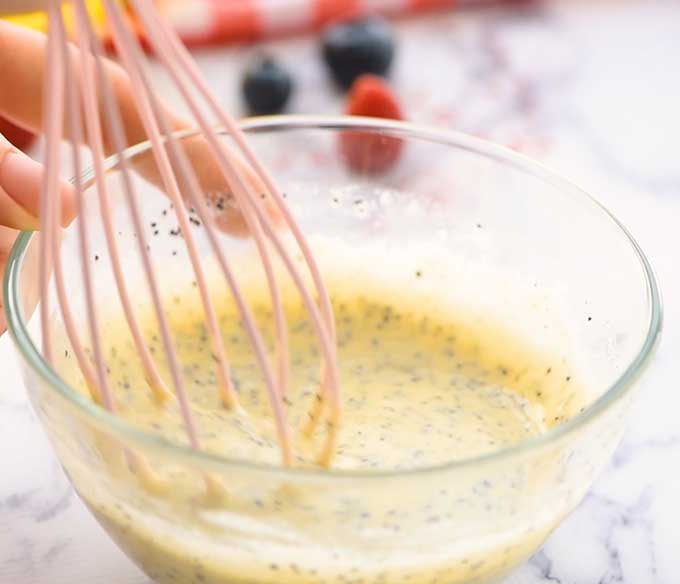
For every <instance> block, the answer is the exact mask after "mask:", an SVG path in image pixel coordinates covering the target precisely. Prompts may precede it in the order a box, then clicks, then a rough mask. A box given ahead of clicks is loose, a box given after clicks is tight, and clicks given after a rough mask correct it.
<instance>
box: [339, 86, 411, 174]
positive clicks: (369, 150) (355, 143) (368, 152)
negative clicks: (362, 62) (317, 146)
mask: <svg viewBox="0 0 680 584" xmlns="http://www.w3.org/2000/svg"><path fill="white" fill-rule="evenodd" d="M345 113H347V114H348V115H351V116H369V117H374V118H388V119H392V120H403V119H404V116H403V114H402V111H401V107H400V105H399V102H398V101H397V99H396V98H395V96H394V94H393V93H392V91H391V90H390V88H389V87H388V86H387V84H386V83H385V82H384V81H383V80H382V79H381V78H380V77H377V76H375V75H362V76H361V77H359V78H358V79H357V80H356V81H355V82H354V84H353V85H352V87H351V89H350V92H349V96H348V102H347V109H346V112H345ZM403 146H404V143H403V142H402V140H400V139H399V138H392V137H390V136H381V135H380V134H378V133H368V132H361V131H356V130H346V131H344V132H343V133H342V134H341V135H340V152H341V154H342V156H343V157H344V159H345V160H346V162H347V165H348V166H349V168H350V169H351V170H353V171H355V172H359V173H365V174H375V173H380V172H385V171H386V170H388V169H389V168H390V167H391V166H393V165H394V164H395V163H396V162H397V160H398V159H399V157H400V156H401V152H402V149H403Z"/></svg>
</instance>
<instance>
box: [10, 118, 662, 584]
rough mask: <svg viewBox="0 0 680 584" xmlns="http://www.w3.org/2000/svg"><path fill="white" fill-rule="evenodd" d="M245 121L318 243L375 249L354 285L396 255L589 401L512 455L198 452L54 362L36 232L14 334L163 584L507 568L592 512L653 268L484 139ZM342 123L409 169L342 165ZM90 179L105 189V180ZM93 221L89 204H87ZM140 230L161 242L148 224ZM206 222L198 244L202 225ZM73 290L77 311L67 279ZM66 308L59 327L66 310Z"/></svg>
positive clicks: (102, 509) (175, 260) (61, 437)
mask: <svg viewBox="0 0 680 584" xmlns="http://www.w3.org/2000/svg"><path fill="white" fill-rule="evenodd" d="M244 128H245V129H246V131H247V133H248V134H249V137H250V140H251V143H252V145H253V147H254V149H255V150H256V151H257V153H258V154H259V156H260V157H261V158H262V159H263V161H264V162H265V163H266V164H267V165H268V167H269V168H270V169H271V171H272V173H273V175H274V177H275V179H276V181H277V182H278V184H279V185H280V186H281V188H282V190H283V191H284V192H285V193H286V194H287V196H288V200H289V201H290V203H291V205H292V208H293V210H294V213H295V215H296V217H297V219H298V221H299V222H300V224H301V226H302V228H303V229H304V231H305V232H306V233H307V234H308V235H309V236H310V237H312V238H314V237H315V236H317V235H319V236H322V237H323V238H326V239H328V238H332V239H335V240H337V241H341V242H342V244H343V245H347V246H349V248H351V249H352V250H354V251H355V252H356V251H357V250H362V249H364V247H365V248H366V249H367V250H368V249H370V253H369V252H367V253H366V254H365V256H363V255H362V254H361V253H359V254H356V255H357V257H358V258H361V257H365V260H364V261H363V264H364V265H359V264H361V263H362V261H359V264H358V265H357V266H356V268H357V271H356V277H357V278H370V277H371V273H372V272H373V271H375V270H374V269H373V268H374V267H375V266H377V265H378V264H380V263H381V261H382V260H381V258H384V259H385V261H388V259H389V261H390V262H391V263H392V264H395V265H396V266H397V267H396V268H395V269H396V272H395V273H396V274H397V277H398V278H399V279H400V282H401V283H400V287H403V289H404V290H408V291H409V293H410V294H415V295H420V297H422V301H423V303H424V305H425V306H428V304H427V303H430V302H431V303H433V304H436V303H442V302H443V303H446V302H450V303H455V304H456V305H461V306H465V307H466V308H465V309H466V310H469V311H472V312H475V313H477V314H479V315H492V316H493V319H494V320H495V321H498V322H499V323H501V324H502V325H503V326H505V327H506V328H507V329H508V330H510V331H513V333H515V334H517V335H518V336H521V337H523V338H525V339H528V342H531V343H533V344H534V345H535V346H536V347H538V348H540V349H541V350H542V351H544V352H545V353H546V354H550V355H552V356H554V358H555V360H556V361H558V360H559V361H567V362H569V364H570V366H571V367H573V368H574V370H577V371H578V375H579V379H580V381H581V383H582V384H583V387H585V388H586V389H587V391H588V396H587V401H588V402H589V403H588V406H587V407H586V408H585V409H584V411H582V412H581V413H579V414H578V415H575V416H574V417H572V418H571V419H569V420H567V421H565V422H563V423H561V424H559V425H557V426H555V427H553V428H552V429H550V430H549V431H547V432H546V433H545V434H543V435H541V436H539V437H535V438H531V439H528V440H525V441H523V442H520V443H518V444H516V445H514V446H512V447H509V448H506V449H503V450H499V451H494V452H492V453H490V454H486V455H483V456H479V457H474V458H469V459H465V460H456V461H451V462H449V463H447V464H442V465H439V466H436V467H430V468H420V469H416V470H412V471H393V472H390V471H371V470H365V471H339V470H331V471H322V470H309V469H308V470H304V469H295V468H293V469H282V468H274V467H269V466H264V465H259V464H256V463H254V462H252V461H248V460H229V459H225V458H223V457H220V456H216V455H209V454H205V453H200V452H194V451H192V450H190V449H189V448H187V447H184V446H181V445H178V444H173V443H169V442H167V441H165V440H163V439H162V438H159V437H157V436H154V435H152V434H149V433H145V432H143V431H140V430H137V429H135V428H133V427H131V426H130V425H128V424H127V423H126V422H125V421H122V420H120V419H117V418H116V417H113V416H112V415H110V414H108V413H107V412H105V411H104V410H102V409H100V408H99V407H97V406H95V405H93V404H92V403H91V402H90V401H89V400H88V399H87V398H85V397H84V396H83V395H82V394H81V393H78V392H76V391H75V390H74V389H72V388H71V387H69V386H68V385H67V384H65V383H64V382H63V381H62V380H61V379H60V378H59V376H57V375H56V374H55V373H54V371H52V370H51V369H50V367H49V366H48V365H47V364H46V363H45V361H44V360H43V358H42V356H41V354H40V351H39V349H38V347H39V342H38V341H37V338H38V336H37V332H36V331H37V328H36V327H35V321H36V320H37V318H31V319H29V318H28V317H29V316H30V300H31V296H32V295H33V292H34V287H33V279H32V276H33V275H34V268H35V262H34V261H33V255H32V254H31V253H30V250H31V249H32V247H31V241H32V240H33V239H34V238H35V236H34V235H33V234H32V233H23V234H22V235H21V236H20V237H19V239H18V242H17V244H16V246H15V248H14V250H13V252H12V255H11V257H10V260H9V265H8V268H7V274H6V280H5V301H6V309H7V317H8V326H9V330H10V331H11V334H12V335H13V337H14V340H15V341H16V346H17V348H18V350H19V353H20V354H21V357H22V361H23V370H24V375H25V379H26V384H27V387H28V389H29V392H30V396H31V399H32V401H33V404H34V405H35V407H36V409H37V411H38V413H39V415H40V418H41V419H42V421H43V423H44V426H45V427H46V429H47V431H48V434H49V436H50V438H51V440H52V443H53V444H54V447H55V449H56V451H57V453H58V455H59V458H60V460H61V462H62V464H63V466H64V468H65V469H66V472H67V473H68V474H69V476H70V478H71V480H72V481H73V484H74V485H75V487H76V489H77V490H78V492H79V494H80V495H81V497H82V498H83V500H84V501H85V502H86V503H87V504H88V505H89V507H90V508H91V510H92V511H93V513H94V514H95V515H96V516H97V518H98V519H99V520H100V522H101V523H102V525H103V526H104V527H105V528H106V529H107V530H108V532H109V533H110V534H111V536H112V537H113V538H114V539H115V540H116V541H117V542H118V544H119V545H120V546H121V548H122V549H123V550H125V552H126V553H127V554H129V556H130V557H131V558H132V559H133V560H134V561H136V562H137V563H138V564H139V565H140V566H141V567H142V568H143V569H144V570H145V571H146V572H147V574H148V575H149V576H150V577H152V578H154V579H156V580H157V581H158V582H161V583H171V582H172V583H177V582H181V583H188V582H202V583H205V582H207V583H211V584H214V583H227V582H228V583H239V582H243V583H245V582H250V583H252V582H257V583H264V582H270V583H275V582H276V583H278V582H281V581H284V580H285V581H290V582H295V583H297V582H300V583H302V582H305V583H307V582H310V583H311V582H324V583H329V582H344V583H350V582H355V583H359V582H362V583H386V584H391V583H396V582H410V583H425V582H428V583H435V582H436V583H442V584H458V583H463V582H465V583H472V582H474V583H486V582H492V581H497V580H499V579H502V577H503V576H504V575H505V574H506V573H507V572H508V571H509V570H510V569H512V568H513V567H514V566H516V565H517V564H519V563H520V562H522V561H524V560H525V559H526V558H527V557H528V556H529V555H530V554H531V553H532V552H534V551H535V550H536V549H537V548H538V546H539V545H540V544H541V543H542V542H543V540H544V539H545V537H546V536H547V535H548V534H549V533H550V531H551V530H552V529H553V528H554V527H555V526H556V525H557V524H558V523H559V521H560V520H561V519H562V518H563V517H564V516H565V515H567V514H568V513H569V512H570V511H571V510H572V509H573V508H574V507H575V506H576V505H577V504H578V503H579V501H580V500H581V499H582V498H583V496H584V494H585V493H586V491H587V490H588V488H589V486H590V485H591V484H592V482H593V480H594V479H595V477H596V476H597V473H598V471H599V470H600V469H601V468H602V467H603V465H604V464H605V462H606V461H607V459H608V457H609V456H610V454H611V453H612V450H613V449H614V447H615V446H616V444H617V441H618V440H619V438H620V436H621V434H622V432H623V429H624V423H625V417H626V414H627V413H628V411H629V409H630V405H631V398H632V397H633V395H634V391H633V388H634V387H635V386H636V381H637V379H638V377H639V375H640V373H641V372H642V370H643V369H644V366H645V365H646V364H647V363H648V362H649V360H650V356H651V354H652V350H653V348H654V346H655V343H656V342H657V339H658V337H659V333H660V328H661V305H660V299H659V292H658V289H657V284H656V280H655V278H654V275H653V273H652V270H651V268H650V265H649V263H648V261H647V259H646V258H645V256H644V255H643V253H642V251H641V250H640V248H639V247H638V245H637V244H636V243H635V241H634V240H633V239H632V238H631V236H630V235H629V234H628V232H627V231H626V230H625V228H624V227H622V226H621V225H620V224H619V223H618V222H617V221H616V219H614V218H613V217H612V216H611V215H610V214H609V213H608V212H607V211H606V210H605V209H604V208H602V207H601V206H600V205H599V204H598V203H596V202H595V201H594V200H593V199H591V198H590V197H589V196H588V195H586V194H585V193H583V192H582V191H580V190H579V189H578V188H576V187H575V186H573V185H571V184H570V183H568V182H567V181H565V180H563V179H561V178H558V177H557V176H555V175H554V174H552V173H551V172H549V171H548V170H546V169H544V168H543V167H541V166H540V165H539V164H536V163H535V162H532V161H531V160H528V159H526V158H524V157H522V156H520V155H518V154H515V153H513V152H511V151H509V150H506V149H504V148H501V147H499V146H495V145H492V144H489V143H486V142H484V141H481V140H477V139H475V138H471V137H468V136H464V135H460V134H456V133H451V132H440V131H438V130H436V129H428V128H422V127H418V126H414V125H410V124H404V123H398V122H391V121H381V120H368V119H362V118H325V117H324V118H320V117H273V118H261V119H254V120H249V121H246V122H245V123H244ZM351 130H361V131H362V132H367V133H371V134H373V135H374V136H375V137H377V139H378V140H393V139H395V138H398V139H399V140H401V141H402V146H403V151H402V156H401V158H400V160H399V161H398V163H397V164H396V165H394V166H393V167H392V168H390V169H389V170H387V171H386V172H383V173H370V172H367V173H361V172H356V171H350V170H348V169H347V166H346V163H345V161H344V159H343V158H342V156H339V155H338V138H339V134H340V133H341V132H343V131H351ZM224 139H225V140H229V138H228V137H226V136H225V137H224ZM388 146H389V144H388ZM148 148H149V146H148V145H147V144H141V145H138V146H136V147H133V148H130V149H129V150H128V151H127V152H126V153H125V156H127V157H129V158H130V159H133V160H138V159H139V158H140V157H143V156H145V155H147V154H148ZM116 165H117V160H116V159H115V158H111V159H109V160H108V161H107V163H106V166H107V168H108V170H109V172H108V177H107V183H108V186H109V190H110V195H111V197H112V201H113V203H114V205H115V206H116V212H117V215H118V219H119V220H120V223H119V226H118V228H119V231H120V233H119V237H120V242H121V248H122V249H123V250H124V251H125V255H124V261H125V262H126V273H127V275H128V277H129V279H130V281H133V280H135V279H136V278H141V276H140V271H139V262H138V261H137V260H135V259H134V258H135V257H136V252H135V248H134V243H133V242H134V239H133V237H134V234H132V233H131V232H130V228H129V225H128V223H127V222H125V221H124V220H123V219H125V215H124V212H123V211H121V212H120V213H118V211H119V209H118V207H121V209H122V208H123V205H122V203H121V202H120V201H121V200H122V196H121V193H120V186H119V183H118V170H117V169H116ZM86 180H87V181H88V184H89V187H88V198H89V200H90V201H94V199H95V197H94V194H93V191H94V189H93V187H92V176H91V175H90V174H88V176H87V177H86ZM137 188H138V190H139V192H140V195H141V197H140V199H141V200H142V201H143V204H144V205H145V206H146V212H147V213H149V214H148V215H147V217H162V212H161V210H162V209H165V208H166V207H167V200H166V199H164V198H163V197H161V196H156V194H155V193H157V189H156V187H154V186H152V185H151V184H150V183H147V182H145V181H143V180H142V179H139V180H138V181H137ZM88 212H91V213H93V214H96V213H97V209H96V204H95V203H94V202H93V203H92V208H91V209H89V210H88ZM167 227H168V226H167V225H164V228H163V230H162V233H160V234H159V235H158V236H157V237H155V238H152V240H151V241H152V254H153V256H154V258H155V260H156V262H157V265H159V266H162V269H160V270H159V277H160V278H161V281H162V282H165V280H164V279H165V278H167V282H166V283H165V284H164V285H167V286H171V285H173V284H172V282H173V280H172V278H176V277H177V275H178V274H180V275H181V274H185V273H187V274H188V267H187V266H188V264H187V258H186V256H185V255H184V254H183V253H177V254H175V253H172V252H176V251H177V249H178V246H177V240H176V238H173V237H171V236H170V235H168V228H167ZM149 230H150V235H153V233H152V231H154V230H155V226H153V225H151V226H150V227H149ZM73 231H74V230H73V229H70V230H69V231H68V232H67V233H66V235H65V239H64V243H63V254H62V255H63V258H64V261H65V262H66V274H67V276H68V277H69V278H70V280H72V281H77V279H78V277H79V276H78V274H79V270H80V269H81V265H80V263H79V260H78V259H77V253H76V252H75V250H76V248H75V241H76V240H75V237H74V236H73V233H72V232H73ZM197 234H198V237H199V245H200V246H201V250H203V251H205V253H206V254H207V253H208V251H207V250H208V247H207V242H206V241H204V239H201V237H200V229H197ZM92 237H93V245H92V248H93V250H95V251H97V254H98V256H101V257H97V258H90V259H89V260H88V261H91V263H92V266H93V269H94V270H95V275H96V278H97V292H98V298H99V299H100V300H99V303H100V306H102V307H104V306H107V305H108V303H111V305H115V303H116V300H115V297H114V296H113V295H112V292H111V291H112V289H113V286H112V280H111V275H110V273H109V268H108V264H107V262H106V251H105V246H104V245H103V243H102V241H101V238H102V236H101V234H100V233H97V231H96V230H94V231H93V233H92ZM225 245H226V246H227V248H228V249H229V250H230V251H231V252H232V253H233V254H238V253H239V250H241V249H244V248H246V247H248V246H249V245H250V243H249V242H248V241H247V240H245V241H244V240H238V239H231V238H226V237H225ZM97 259H98V260H99V261H96V260H97ZM395 260H396V261H395ZM402 264H403V265H402ZM321 267H322V270H325V269H328V268H329V266H327V265H324V264H323V262H322V266H321ZM400 269H401V270H402V271H401V272H399V270H400ZM452 275H453V278H452V277H451V276H452ZM187 277H188V276H187ZM452 282H453V285H452ZM33 297H34V295H33ZM72 300H73V302H74V310H75V312H76V316H77V317H81V316H82V315H81V314H80V313H83V312H84V304H83V299H82V295H81V294H79V293H78V292H77V291H76V290H75V289H74V291H73V293H72ZM52 306H56V305H55V304H54V303H53V304H52ZM54 318H55V323H56V324H57V325H58V322H59V316H58V314H57V313H56V312H55V316H54ZM103 326H104V327H105V330H106V326H107V325H106V322H105V323H104V325H103ZM511 344H512V343H509V345H511ZM508 350H509V351H511V350H512V347H511V346H509V347H508ZM566 381H568V380H566ZM568 387H569V386H568V384H567V383H566V382H565V385H564V388H565V389H564V391H568ZM121 445H124V446H125V447H126V448H127V450H128V451H134V452H137V453H142V454H143V455H144V456H145V458H146V459H147V460H148V461H150V464H151V465H152V467H154V468H155V469H157V470H162V471H167V472H168V473H170V472H172V470H173V469H177V468H192V469H196V470H198V471H200V472H197V476H203V475H204V474H210V475H211V476H216V477H221V480H222V482H223V483H224V484H225V485H228V491H229V496H228V497H227V498H226V499H224V500H221V501H220V502H219V503H215V502H214V501H208V500H205V499H203V498H201V496H200V494H199V490H197V491H196V494H195V496H187V497H179V498H174V499H172V501H171V500H169V499H168V498H167V497H166V496H165V495H163V494H159V493H155V492H154V491H153V489H149V488H147V487H144V486H143V485H142V484H140V482H139V481H138V480H135V478H134V477H133V476H132V475H131V473H129V472H126V469H125V468H124V467H121V466H120V465H119V466H116V465H112V464H111V460H112V451H114V450H116V449H118V450H120V448H121ZM263 502H265V503H264V504H263Z"/></svg>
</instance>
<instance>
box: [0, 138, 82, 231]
mask: <svg viewBox="0 0 680 584" xmlns="http://www.w3.org/2000/svg"><path fill="white" fill-rule="evenodd" d="M43 172H44V167H43V166H42V165H41V164H39V163H38V162H36V161H35V160H33V159H32V158H29V157H28V156H26V155H25V154H24V153H23V152H21V151H19V150H17V149H16V148H15V147H14V146H13V145H12V144H11V143H10V142H9V141H8V140H7V139H6V138H5V137H4V136H2V135H0V225H3V226H5V227H11V228H13V229H26V230H34V229H38V228H39V223H40V222H39V217H40V193H41V191H42V184H43ZM59 199H60V209H61V211H60V217H61V224H62V226H66V225H68V224H69V223H70V222H71V221H72V220H73V218H74V216H75V211H76V209H75V201H74V196H73V189H72V188H71V186H70V185H69V184H68V183H67V182H65V181H61V186H60V189H59Z"/></svg>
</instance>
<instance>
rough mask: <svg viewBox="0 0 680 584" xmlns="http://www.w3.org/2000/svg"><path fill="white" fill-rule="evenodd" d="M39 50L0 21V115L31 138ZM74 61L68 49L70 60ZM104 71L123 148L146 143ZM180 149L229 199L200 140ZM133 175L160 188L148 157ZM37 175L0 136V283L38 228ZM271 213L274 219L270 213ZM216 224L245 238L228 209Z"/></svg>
mask: <svg viewBox="0 0 680 584" xmlns="http://www.w3.org/2000/svg"><path fill="white" fill-rule="evenodd" d="M0 1H1V0H0ZM45 47H46V38H45V36H44V35H42V34H40V33H36V32H34V31H30V30H27V29H23V28H20V27H17V26H14V25H11V24H9V23H7V22H2V21H0V71H2V72H3V77H4V80H11V82H9V83H8V82H6V81H3V82H2V83H0V115H1V116H3V117H5V118H8V119H9V120H11V121H12V122H13V123H15V124H17V125H19V126H21V127H23V128H25V129H27V130H30V131H32V132H35V133H38V132H39V131H40V129H41V127H42V114H43V112H42V100H43V97H42V94H43V81H44V66H45V55H44V53H45ZM76 57H77V55H76V51H75V49H73V58H74V59H75V58H76ZM105 69H106V72H107V74H108V76H109V79H110V80H111V85H112V87H113V90H114V93H115V96H116V99H117V102H118V105H119V109H120V112H121V116H122V119H123V123H124V125H125V130H126V137H127V140H128V145H131V144H135V143H137V142H141V141H144V140H146V138H147V135H146V132H145V130H144V127H143V124H142V122H141V120H140V118H139V116H138V114H137V109H136V106H135V102H134V98H133V94H132V90H131V87H130V81H129V79H128V77H127V75H126V74H125V72H124V71H123V69H121V68H120V67H119V66H118V65H116V64H115V63H113V62H111V61H107V62H106V63H105ZM75 70H76V71H77V70H78V68H77V67H76V68H75ZM163 108H164V111H165V114H166V116H167V118H168V120H169V121H170V124H171V127H172V128H173V129H175V130H181V129H184V128H187V127H189V126H188V124H187V122H186V121H185V120H183V119H182V118H180V117H179V116H177V115H176V114H175V113H174V112H172V111H171V110H170V108H168V107H167V106H165V105H163ZM102 131H103V141H104V148H105V151H106V154H111V153H112V152H113V150H114V149H113V144H112V141H111V139H110V136H109V135H108V132H107V125H106V124H105V123H103V124H102ZM66 138H68V136H66ZM183 145H184V148H185V152H186V153H187V154H188V156H189V158H190V160H191V161H192V162H194V168H195V170H196V172H197V175H198V176H199V180H200V183H201V186H202V188H203V190H204V192H206V193H214V192H221V193H224V195H225V197H227V196H229V194H230V192H231V189H230V188H229V186H228V185H226V183H225V182H224V180H223V178H222V174H221V172H220V171H219V169H218V167H217V165H216V163H215V161H214V158H213V156H212V154H211V152H210V148H209V146H208V144H207V143H206V141H205V140H204V139H203V138H200V137H196V138H193V139H191V140H187V141H186V142H184V143H183ZM232 156H233V157H234V160H235V161H236V162H237V164H238V165H239V166H240V167H241V170H242V171H243V172H244V174H245V176H246V177H247V180H248V181H249V182H250V184H251V185H252V186H253V187H254V188H256V189H257V190H258V192H264V189H263V186H262V184H261V183H260V181H259V180H258V179H257V178H256V177H255V176H254V174H253V172H252V170H250V169H249V168H248V167H247V166H246V165H245V163H243V162H242V161H240V159H239V158H238V157H236V155H234V154H232ZM136 170H137V171H138V172H139V173H140V174H141V175H142V176H144V177H145V178H146V179H147V180H149V181H151V182H153V183H154V184H156V185H159V186H160V184H161V181H160V177H159V175H158V173H157V170H156V165H155V163H154V162H153V159H152V157H151V156H148V157H140V158H139V160H138V163H137V164H136ZM42 175H43V167H42V165H40V164H38V163H37V162H35V161H33V160H32V159H31V158H29V157H28V156H26V155H25V154H24V153H22V152H20V151H19V150H17V149H16V148H15V147H14V146H13V145H12V144H11V143H10V142H9V141H7V140H6V139H5V138H4V137H3V136H1V135H0V282H1V281H2V278H3V276H4V270H5V265H6V261H7V257H8V255H9V252H10V249H11V247H12V245H13V244H14V240H15V239H16V236H17V235H18V232H19V230H34V229H38V228H39V203H40V192H41V187H42ZM60 194H61V197H60V205H61V224H62V226H67V225H68V224H69V223H70V222H71V221H72V220H73V218H74V216H75V212H76V209H75V204H74V195H73V191H72V188H71V186H70V185H69V184H68V183H67V182H65V181H62V185H61V193H60ZM272 213H273V214H275V213H274V211H273V210H272ZM217 222H218V226H219V227H220V228H221V229H222V230H223V231H225V232H228V233H231V234H234V235H239V236H243V235H245V234H246V233H247V228H246V227H245V223H244V220H243V217H242V215H241V213H240V212H239V211H238V210H237V209H234V208H233V207H231V206H227V207H226V208H225V212H224V214H223V215H222V216H220V217H217ZM0 308H2V299H1V297H0ZM4 330H5V320H4V314H3V313H2V312H0V334H2V332H4Z"/></svg>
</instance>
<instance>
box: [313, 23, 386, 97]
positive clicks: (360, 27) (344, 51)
mask: <svg viewBox="0 0 680 584" xmlns="http://www.w3.org/2000/svg"><path fill="white" fill-rule="evenodd" d="M323 56H324V59H325V60H326V63H327V64H328V66H329V67H330V70H331V73H332V75H333V78H334V79H335V80H336V82H337V83H338V84H339V85H341V86H342V87H344V88H348V87H349V86H350V85H352V82H353V81H354V80H355V79H356V78H357V77H359V75H363V74H364V73H373V74H374V75H382V76H385V75H386V74H387V72H388V70H389V68H390V65H391V64H392V60H393V58H394V37H393V35H392V31H391V30H390V27H389V26H388V25H387V23H386V22H385V21H383V20H380V19H378V18H368V19H364V20H354V21H349V22H343V23H339V24H336V25H334V26H331V27H330V28H329V29H328V30H327V32H326V33H325V34H324V37H323Z"/></svg>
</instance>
